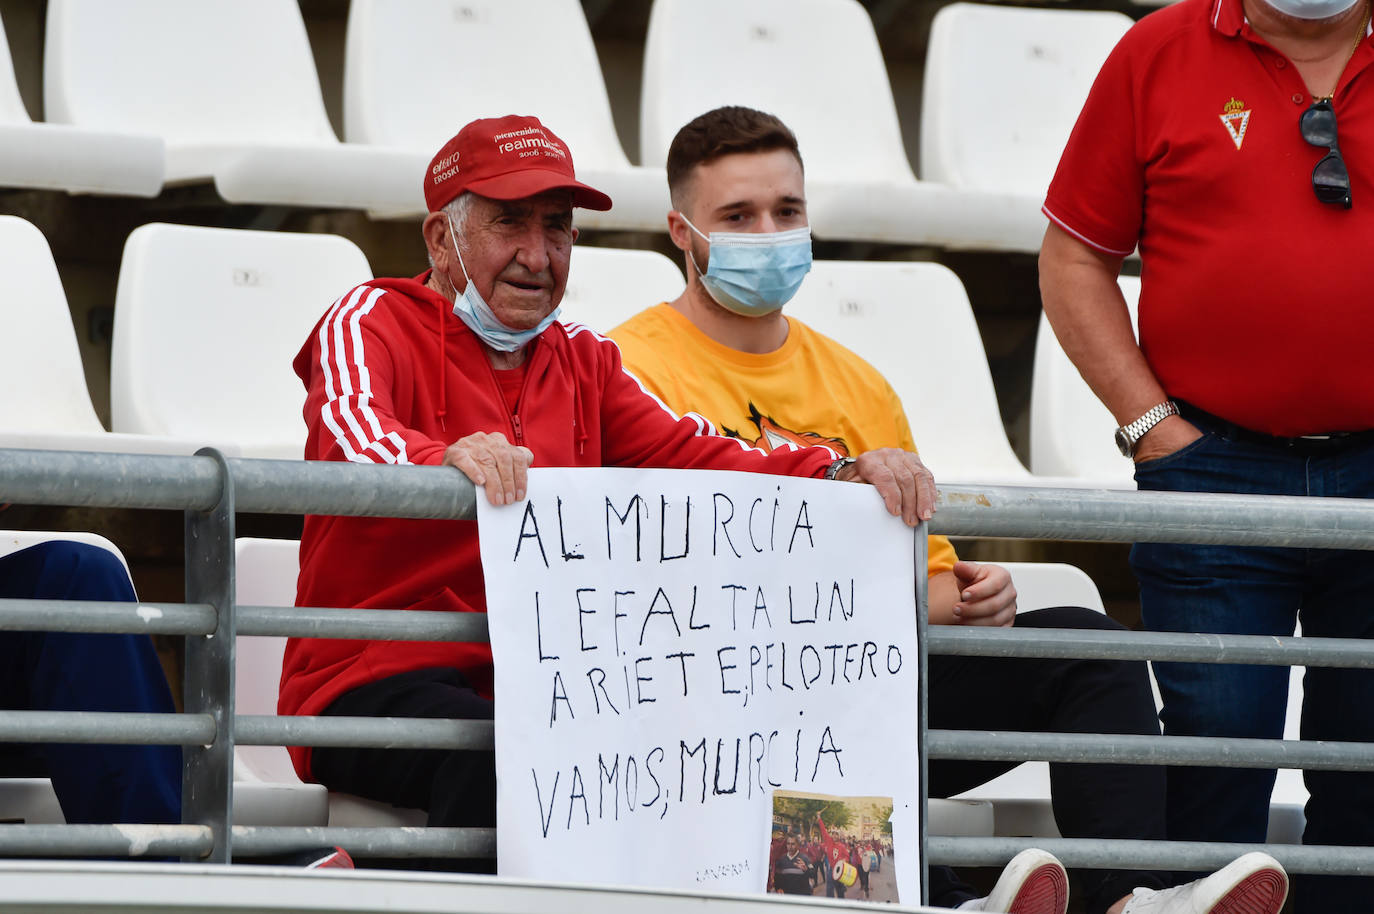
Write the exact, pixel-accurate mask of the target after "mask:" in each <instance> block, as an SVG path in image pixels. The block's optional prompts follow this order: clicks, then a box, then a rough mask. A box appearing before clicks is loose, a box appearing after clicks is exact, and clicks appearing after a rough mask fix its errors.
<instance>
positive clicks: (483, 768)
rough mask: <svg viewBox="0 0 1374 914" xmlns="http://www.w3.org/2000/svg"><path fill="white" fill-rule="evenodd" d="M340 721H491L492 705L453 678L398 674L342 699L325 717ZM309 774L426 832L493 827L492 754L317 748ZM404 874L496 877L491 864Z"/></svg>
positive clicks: (462, 863)
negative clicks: (411, 816) (422, 816)
mask: <svg viewBox="0 0 1374 914" xmlns="http://www.w3.org/2000/svg"><path fill="white" fill-rule="evenodd" d="M323 713H324V714H326V715H336V716H341V717H437V718H453V719H459V720H491V719H492V702H491V700H490V699H487V698H483V697H482V696H480V695H478V694H477V692H476V691H474V690H473V689H472V687H471V686H469V685H468V683H467V680H466V679H464V678H463V676H462V674H461V673H459V672H458V671H457V670H451V669H428V670H417V671H415V672H413V673H400V674H398V675H395V676H388V677H386V678H385V679H379V680H377V681H376V682H372V683H368V684H367V685H365V686H359V687H358V688H356V689H354V690H352V691H351V692H346V693H344V694H343V695H341V696H339V698H338V699H336V700H335V701H334V703H333V704H331V705H330V706H329V707H328V708H326V709H325V710H324V712H323ZM311 773H312V774H313V775H314V776H315V779H316V780H317V781H319V782H320V783H321V784H324V785H325V786H326V787H328V788H329V789H330V790H341V791H343V792H345V793H353V794H357V795H358V796H361V797H367V798H368V799H371V800H379V801H381V802H383V803H391V804H393V805H395V806H404V807H408V808H411V809H423V810H425V811H426V812H427V813H428V819H427V820H426V824H428V825H432V826H445V827H466V828H495V827H496V767H495V765H494V763H493V759H492V754H491V753H490V752H470V751H461V750H447V749H358V748H352V747H338V748H330V747H324V746H321V747H318V748H316V749H315V750H314V752H312V753H311ZM407 865H408V866H415V867H418V868H425V869H442V870H451V871H456V872H465V873H494V872H496V866H495V861H494V860H455V859H444V860H439V859H435V860H422V861H414V860H412V861H409V863H408V864H407Z"/></svg>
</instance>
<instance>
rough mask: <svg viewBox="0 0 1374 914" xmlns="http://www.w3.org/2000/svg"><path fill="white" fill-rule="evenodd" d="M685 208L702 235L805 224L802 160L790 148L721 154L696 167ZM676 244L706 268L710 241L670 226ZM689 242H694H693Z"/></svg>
mask: <svg viewBox="0 0 1374 914" xmlns="http://www.w3.org/2000/svg"><path fill="white" fill-rule="evenodd" d="M683 197H684V199H682V200H680V201H679V202H680V203H681V204H682V212H683V214H684V215H686V217H687V218H688V219H690V220H691V221H692V224H693V225H695V226H696V227H697V228H698V229H699V230H700V231H701V233H702V234H704V235H709V234H711V232H785V231H788V230H789V229H797V228H802V227H804V226H806V225H807V224H808V223H807V221H806V187H805V182H804V181H803V179H802V167H801V163H800V162H798V161H797V157H796V156H794V155H793V154H792V153H791V152H789V151H788V150H786V149H770V150H768V151H767V152H744V153H737V154H735V155H727V156H721V157H720V158H719V159H715V160H714V161H711V162H707V163H705V164H702V165H698V166H696V167H695V168H694V169H692V173H691V177H690V179H689V180H688V182H687V187H686V188H685V193H684V194H683ZM671 228H672V237H673V243H674V244H676V245H677V247H678V248H679V249H681V250H684V251H685V250H690V251H691V252H692V256H693V257H694V258H696V262H697V263H698V264H700V265H701V268H702V269H703V270H704V269H706V263H707V259H708V257H709V254H710V249H711V248H710V245H709V244H707V243H706V241H705V239H703V238H702V237H701V236H700V235H697V234H696V233H695V232H693V231H692V230H691V229H690V228H688V227H687V226H685V225H676V224H674V225H673V226H671ZM689 245H690V247H689Z"/></svg>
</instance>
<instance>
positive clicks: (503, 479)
mask: <svg viewBox="0 0 1374 914" xmlns="http://www.w3.org/2000/svg"><path fill="white" fill-rule="evenodd" d="M424 191H425V200H426V203H427V205H428V209H429V215H428V216H427V217H426V218H425V220H424V223H423V228H422V232H423V235H424V240H425V246H426V248H427V249H428V252H429V257H430V261H431V263H432V264H433V269H431V270H429V271H427V272H425V273H422V274H420V275H419V276H417V277H415V278H414V279H379V280H374V281H372V282H368V283H365V284H363V285H361V286H358V287H357V288H355V289H353V290H351V291H349V292H347V293H346V294H345V295H343V297H341V298H340V299H339V300H338V301H337V302H335V303H334V304H333V306H332V307H330V308H329V309H328V311H327V312H326V313H325V315H324V316H323V317H322V318H321V319H320V321H319V323H318V324H317V325H316V327H315V329H314V330H313V331H312V332H311V334H310V337H309V338H308V339H307V340H306V341H305V345H304V346H303V347H302V348H301V351H300V354H299V355H298V356H297V357H296V360H295V369H296V373H297V374H298V375H300V377H301V380H302V381H304V382H305V385H306V389H307V397H306V403H305V420H306V424H307V426H308V428H309V437H308V439H307V442H306V447H305V456H306V458H307V459H311V460H350V461H355V462H363V463H391V464H407V463H409V464H428V465H440V464H443V465H447V466H452V467H455V468H457V469H458V470H459V471H461V472H462V473H464V474H465V475H466V476H467V477H468V478H469V479H471V480H472V481H473V482H474V483H476V484H477V485H479V486H482V487H483V488H484V489H485V492H486V497H487V499H488V500H489V501H490V502H491V503H492V504H496V505H501V504H510V503H512V502H515V501H519V500H520V499H523V498H524V496H525V478H526V469H527V468H528V467H529V466H531V465H536V466H625V467H679V468H710V469H721V470H748V471H754V472H760V473H777V474H788V475H794V476H814V477H821V476H824V477H826V478H831V479H839V480H851V479H852V480H855V481H861V482H868V483H871V484H873V485H875V486H876V487H877V488H878V489H879V492H880V493H881V494H882V497H883V500H884V503H885V504H886V506H887V508H888V510H889V511H891V512H892V513H893V514H896V515H900V516H901V517H902V518H903V519H904V520H905V521H907V523H909V524H915V523H916V522H917V521H918V520H920V519H923V518H928V517H929V516H930V515H931V513H932V512H933V510H934V500H935V486H934V481H933V479H932V478H931V476H930V474H929V472H928V471H927V470H926V469H925V467H924V466H923V465H922V464H921V463H920V460H919V459H918V458H917V457H916V455H915V454H911V453H907V452H903V451H899V450H893V449H887V450H881V451H874V452H871V453H869V454H865V455H863V456H862V457H860V458H858V459H857V461H855V460H850V459H843V460H841V459H837V457H836V455H835V454H834V453H833V452H831V451H830V450H828V449H826V448H806V449H801V448H787V449H783V450H780V451H775V452H774V453H771V454H764V453H762V452H761V451H757V450H754V449H752V448H750V447H748V446H746V445H743V444H742V443H741V442H739V441H737V440H733V439H730V438H725V437H720V436H717V435H716V434H715V430H714V429H713V428H712V427H711V425H710V423H709V422H707V421H706V420H705V419H703V418H701V417H700V416H696V415H693V414H688V415H686V416H681V417H679V416H677V415H675V414H673V413H671V412H670V411H669V410H668V409H667V408H666V407H664V406H663V404H662V403H660V402H659V401H658V400H657V399H655V398H654V397H652V396H650V395H649V394H647V393H645V392H644V390H643V389H642V388H641V387H640V386H639V383H638V382H637V381H635V379H634V378H633V377H632V376H631V375H629V374H627V373H626V372H625V371H624V370H623V369H622V368H621V364H620V353H619V350H618V349H617V348H616V346H615V344H613V343H611V342H610V341H608V340H606V339H604V338H602V337H601V336H599V335H598V334H596V333H594V332H593V331H591V330H589V329H587V328H586V327H583V326H580V325H578V324H562V323H559V322H558V321H557V319H556V318H557V315H558V304H559V301H560V299H561V298H562V296H563V291H564V288H565V285H566V283H567V277H568V264H569V259H570V256H571V253H572V246H573V242H574V241H575V240H576V238H577V230H576V229H575V228H573V225H572V208H573V207H574V206H583V207H588V208H591V209H598V210H605V209H609V208H610V206H611V201H610V198H609V197H607V196H606V195H605V194H603V193H601V192H600V191H597V190H595V189H593V188H591V187H589V186H587V185H585V184H582V183H581V182H579V181H577V180H576V178H575V176H574V172H573V165H572V156H571V153H570V152H569V150H568V147H567V145H566V144H564V143H563V141H562V140H560V139H559V138H558V137H557V136H555V135H554V134H553V132H552V131H550V130H549V129H548V128H546V127H544V126H543V125H542V124H541V123H540V122H539V121H538V120H537V119H536V118H533V117H517V116H508V117H502V118H494V119H486V120H479V121H474V122H472V123H470V124H468V125H467V126H466V127H464V128H463V129H462V130H461V131H460V132H459V133H458V135H457V136H455V137H454V138H453V139H452V140H450V141H449V142H448V143H447V144H445V146H444V147H443V148H442V149H440V150H439V152H438V153H437V154H436V155H435V157H434V160H433V162H431V164H430V168H429V169H428V171H427V172H426V173H425V175H424ZM297 603H298V604H299V605H301V606H341V607H367V608H399V609H420V610H434V611H441V612H485V611H486V600H485V595H484V590H483V579H482V566H481V560H480V558H479V556H478V549H477V527H476V523H475V522H473V521H421V520H395V519H390V518H364V517H317V516H312V517H307V518H306V521H305V529H304V533H303V535H302V538H301V570H300V579H299V585H298V590H297ZM279 710H280V712H281V713H283V714H326V715H350V716H352V715H359V716H393V717H436V718H466V719H489V718H491V716H492V658H491V649H490V647H489V646H488V645H486V644H468V643H434V642H407V641H362V640H357V641H350V640H328V639H292V640H291V641H290V643H289V644H288V645H287V649H286V655H285V658H284V661H283V669H282V683H281V698H280V701H279ZM292 756H293V759H294V761H295V764H296V768H297V770H298V771H299V772H300V774H301V776H302V777H303V778H307V779H311V780H317V781H319V782H321V783H323V784H325V785H327V786H329V787H330V788H332V789H337V790H343V791H347V792H350V793H355V794H360V795H363V796H366V797H371V798H374V799H377V800H382V801H385V802H390V803H395V804H398V805H401V806H408V807H418V808H421V809H425V810H426V811H427V812H428V821H429V824H431V825H436V826H491V825H493V824H494V823H495V807H496V802H495V797H496V791H495V773H494V771H493V767H492V760H491V756H490V754H488V753H478V752H461V751H439V750H394V749H389V750H382V749H351V748H325V747H320V748H315V749H313V750H312V749H310V748H305V747H297V748H295V749H293V750H292ZM478 865H479V866H481V865H482V864H478Z"/></svg>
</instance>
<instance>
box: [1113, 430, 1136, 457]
mask: <svg viewBox="0 0 1374 914" xmlns="http://www.w3.org/2000/svg"><path fill="white" fill-rule="evenodd" d="M1116 449H1117V450H1119V451H1120V452H1121V456H1122V457H1129V456H1131V454H1132V453H1133V452H1134V451H1135V442H1134V441H1132V440H1131V439H1130V437H1129V436H1127V434H1126V430H1125V429H1124V428H1119V429H1117V430H1116Z"/></svg>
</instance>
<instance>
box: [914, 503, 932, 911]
mask: <svg viewBox="0 0 1374 914" xmlns="http://www.w3.org/2000/svg"><path fill="white" fill-rule="evenodd" d="M928 529H929V528H928V526H927V524H926V522H925V521H921V523H919V524H917V525H916V529H915V530H913V531H912V540H913V545H912V552H913V554H914V556H915V568H914V569H913V573H914V574H915V577H916V661H917V663H916V670H917V678H916V754H917V755H918V756H919V757H920V762H919V770H918V772H917V775H918V777H919V779H920V782H921V786H920V789H919V791H918V792H917V797H918V798H919V801H920V803H921V809H920V813H921V839H920V840H921V856H920V861H921V865H922V866H925V865H926V855H927V852H928V850H929V842H930V835H929V828H930V826H929V823H928V822H927V821H926V820H927V811H928V810H929V808H930V782H929V780H928V779H927V777H928V775H929V770H930V766H929V761H928V758H927V750H926V735H927V734H928V733H929V732H930V719H929V716H928V715H929V707H928V704H927V698H928V696H929V685H930V675H929V670H928V666H929V664H930V654H929V653H928V652H927V650H926V630H927V628H928V627H929V625H930V619H929V613H930V580H929V577H928V575H927V574H926V570H927V568H928V567H929V558H928V555H929V551H930V547H929V543H928V542H927V533H928ZM929 883H930V880H928V879H926V874H925V871H924V870H923V871H922V872H921V904H930V884H929Z"/></svg>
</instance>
